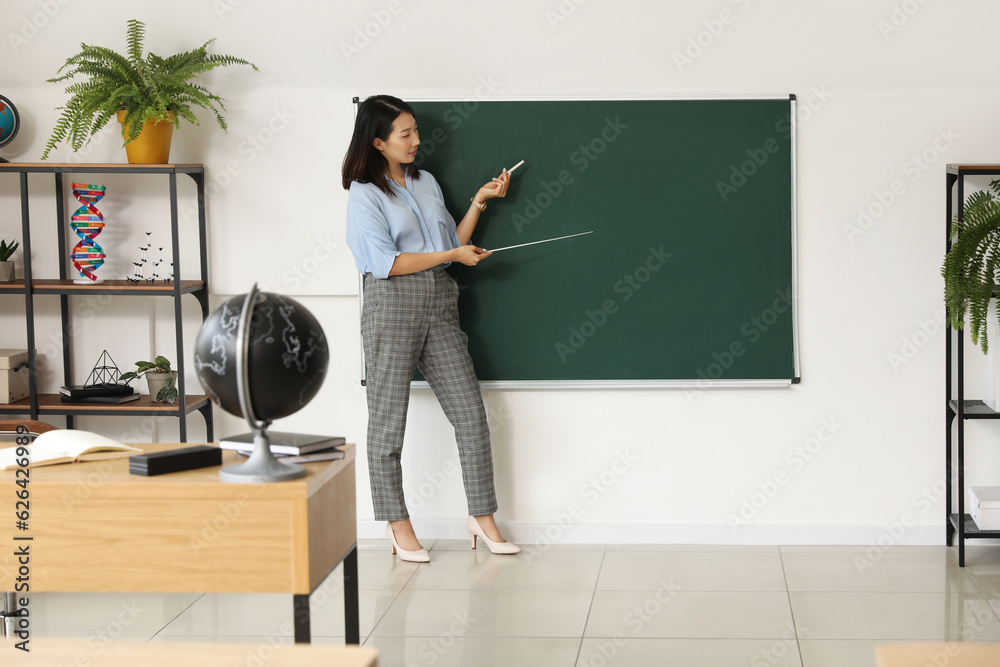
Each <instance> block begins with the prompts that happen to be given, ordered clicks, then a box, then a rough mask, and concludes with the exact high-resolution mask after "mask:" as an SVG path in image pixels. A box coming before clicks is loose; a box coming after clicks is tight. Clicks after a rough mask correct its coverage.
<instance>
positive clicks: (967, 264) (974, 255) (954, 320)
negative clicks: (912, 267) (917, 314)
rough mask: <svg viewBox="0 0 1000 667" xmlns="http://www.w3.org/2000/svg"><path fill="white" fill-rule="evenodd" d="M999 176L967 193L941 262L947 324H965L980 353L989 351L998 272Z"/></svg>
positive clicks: (999, 229) (999, 235)
mask: <svg viewBox="0 0 1000 667" xmlns="http://www.w3.org/2000/svg"><path fill="white" fill-rule="evenodd" d="M998 195H1000V180H995V181H993V182H991V183H990V189H989V190H981V191H979V192H974V193H973V194H971V195H969V197H968V198H967V199H966V201H965V205H964V207H963V215H962V218H961V219H959V217H958V216H957V215H956V216H955V218H954V219H953V220H952V224H951V241H952V243H951V248H950V249H949V250H948V254H947V255H945V258H944V264H943V265H942V266H941V275H942V277H943V278H944V300H945V305H946V306H947V309H948V314H947V317H948V324H949V325H951V327H952V328H954V329H963V328H965V323H966V316H968V321H969V334H970V336H971V337H972V342H973V343H977V344H978V345H979V347H980V348H981V349H982V351H983V354H986V353H988V352H989V334H988V330H989V325H990V324H991V322H993V321H996V318H995V317H994V318H991V317H990V311H991V308H990V302H991V301H992V300H993V294H994V291H995V290H996V286H997V283H998V277H1000V276H998V273H1000V198H998Z"/></svg>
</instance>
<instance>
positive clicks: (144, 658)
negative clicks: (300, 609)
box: [15, 639, 378, 667]
mask: <svg viewBox="0 0 1000 667" xmlns="http://www.w3.org/2000/svg"><path fill="white" fill-rule="evenodd" d="M31 644H32V648H31V653H25V654H24V656H23V658H22V659H23V661H24V662H25V663H26V664H30V665H33V666H37V667H64V666H65V665H76V664H87V665H91V666H92V667H136V666H137V665H142V667H176V666H177V665H188V666H190V667H197V666H200V665H213V666H214V665H246V664H264V665H267V667H376V666H377V665H378V651H376V650H375V649H372V648H368V647H364V646H297V645H295V644H282V645H279V646H271V645H270V644H259V645H255V644H183V643H174V642H151V643H148V644H147V643H142V644H140V643H136V642H129V641H125V640H121V641H116V642H113V643H111V644H109V645H108V646H107V647H105V648H104V650H103V651H102V652H101V653H100V654H99V655H97V656H93V653H94V651H93V647H88V646H87V642H86V641H84V640H78V639H41V640H38V643H37V644H36V643H35V640H32V642H31ZM80 656H84V657H86V659H87V660H86V662H85V663H81V662H80V661H79V658H80ZM253 656H257V658H258V660H257V661H256V662H251V658H252V657H253ZM15 660H16V657H15Z"/></svg>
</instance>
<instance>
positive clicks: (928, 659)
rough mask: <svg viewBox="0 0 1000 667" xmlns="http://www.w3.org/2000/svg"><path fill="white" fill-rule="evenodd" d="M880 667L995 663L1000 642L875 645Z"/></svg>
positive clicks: (985, 666)
mask: <svg viewBox="0 0 1000 667" xmlns="http://www.w3.org/2000/svg"><path fill="white" fill-rule="evenodd" d="M875 657H876V659H877V661H878V667H925V666H926V665H947V666H948V667H996V666H997V665H1000V644H992V643H989V644H988V643H980V642H947V643H942V642H938V643H927V642H923V643H914V644H888V645H886V646H879V647H878V648H877V649H875Z"/></svg>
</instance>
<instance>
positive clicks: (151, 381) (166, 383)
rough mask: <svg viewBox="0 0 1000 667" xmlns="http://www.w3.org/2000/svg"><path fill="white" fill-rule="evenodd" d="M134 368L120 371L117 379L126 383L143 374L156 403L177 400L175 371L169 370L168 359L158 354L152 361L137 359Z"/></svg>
mask: <svg viewBox="0 0 1000 667" xmlns="http://www.w3.org/2000/svg"><path fill="white" fill-rule="evenodd" d="M135 366H136V369H135V370H134V371H129V372H128V373H122V374H121V376H120V377H119V378H118V379H119V381H121V382H124V383H125V384H128V383H129V382H131V381H132V380H136V379H138V378H140V377H142V376H143V375H145V376H146V384H147V385H149V395H150V396H152V397H153V401H155V402H157V403H174V402H176V401H177V371H175V370H171V368H170V361H169V360H168V359H167V358H166V357H163V356H158V357H156V359H154V360H153V361H137V362H135Z"/></svg>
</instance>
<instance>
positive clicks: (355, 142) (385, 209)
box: [342, 95, 520, 563]
mask: <svg viewBox="0 0 1000 667" xmlns="http://www.w3.org/2000/svg"><path fill="white" fill-rule="evenodd" d="M419 145H420V135H419V134H418V132H417V121H416V118H415V117H414V113H413V109H412V108H411V107H410V106H409V105H408V104H406V103H405V102H403V101H402V100H400V99H397V98H395V97H390V96H389V95H375V96H373V97H369V98H368V99H366V100H365V101H364V102H363V103H362V104H361V107H360V109H358V117H357V120H356V122H355V125H354V136H353V137H352V138H351V145H350V148H348V150H347V155H346V156H345V157H344V166H343V174H342V175H343V185H344V188H345V189H347V190H349V191H350V194H349V196H348V202H347V245H348V246H349V247H350V248H351V252H352V253H353V254H354V261H355V263H356V264H357V267H358V270H359V271H361V272H362V273H363V274H365V287H364V292H365V293H364V306H363V308H362V313H361V335H362V338H363V339H364V351H365V362H366V365H367V379H366V382H365V386H366V388H367V397H368V468H369V477H370V482H371V489H372V503H373V505H374V507H375V519H376V520H378V521H387V522H388V523H387V525H386V527H385V534H386V537H388V538H389V540H390V542H391V543H392V551H393V553H395V554H397V555H398V556H399V558H400V559H402V560H405V561H412V562H418V563H426V562H428V561H430V557H429V556H428V555H427V551H426V550H425V549H424V548H423V547H421V546H420V542H419V541H418V540H417V536H416V535H415V534H414V532H413V526H412V525H411V524H410V518H409V513H408V512H407V510H406V503H405V501H404V499H403V476H402V469H401V467H400V454H401V452H402V449H403V431H404V429H405V428H406V408H407V405H408V403H409V397H410V380H411V379H412V378H413V372H414V369H417V368H419V369H420V372H421V373H422V374H423V376H424V377H425V378H426V379H427V381H428V383H430V386H431V388H432V389H433V390H434V394H435V396H437V398H438V401H440V403H441V407H442V408H443V409H444V412H445V415H447V417H448V420H449V421H450V422H451V424H452V426H454V428H455V439H456V440H457V441H458V454H459V460H460V462H461V465H462V481H463V483H464V485H465V495H466V499H467V501H468V504H469V514H470V516H469V517H468V519H467V520H466V524H465V525H466V528H467V529H468V531H469V536H470V538H471V539H472V548H473V549H475V548H476V538H477V537H478V538H479V539H481V540H482V541H483V542H485V543H486V546H487V547H489V549H490V551H491V552H493V553H495V554H513V553H518V552H519V551H520V548H519V547H518V546H517V545H515V544H512V543H510V542H506V541H504V539H503V537H502V536H501V535H500V531H499V529H498V528H497V525H496V522H495V521H494V520H493V513H494V512H496V510H497V501H496V493H495V490H494V487H493V455H492V451H491V449H490V431H489V425H488V424H487V422H486V411H485V409H484V408H483V398H482V395H481V394H480V392H479V381H478V379H477V378H476V373H475V370H474V369H473V367H472V359H471V357H470V356H469V351H468V338H467V337H466V335H465V334H464V333H463V332H462V330H461V328H459V324H458V285H457V284H456V283H455V281H454V280H453V279H452V277H451V276H449V275H448V274H447V273H445V270H444V269H445V267H446V266H448V265H449V264H450V263H451V262H461V263H462V264H465V265H467V266H475V265H476V264H478V263H479V262H481V261H482V260H483V259H485V258H487V257H489V256H490V253H489V252H486V251H485V250H483V249H482V248H477V247H476V246H474V245H468V243H469V238H470V237H471V236H472V232H473V231H474V230H475V229H476V223H477V222H479V215H480V214H481V213H482V212H483V211H485V210H486V200H488V199H492V198H493V197H503V196H504V195H505V194H507V187H508V186H509V185H510V175H509V174H508V173H507V172H506V170H505V171H504V172H503V173H502V174H501V175H500V177H499V178H494V179H493V180H492V181H491V182H489V183H487V184H486V185H484V186H483V187H481V188H480V189H479V191H478V192H476V193H475V194H474V195H473V196H472V199H471V203H470V204H469V209H468V211H466V213H465V216H464V217H463V218H462V221H461V222H460V223H458V225H457V227H456V225H455V219H454V218H452V216H451V214H449V213H448V210H447V209H446V208H445V204H444V197H443V196H442V194H441V188H440V186H438V184H437V181H435V180H434V177H433V176H431V175H430V174H429V173H428V172H426V171H423V172H421V171H419V170H418V169H417V168H416V167H415V166H414V165H413V161H414V159H415V158H416V157H417V147H418V146H419Z"/></svg>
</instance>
